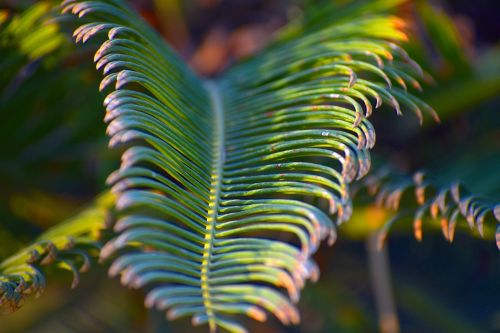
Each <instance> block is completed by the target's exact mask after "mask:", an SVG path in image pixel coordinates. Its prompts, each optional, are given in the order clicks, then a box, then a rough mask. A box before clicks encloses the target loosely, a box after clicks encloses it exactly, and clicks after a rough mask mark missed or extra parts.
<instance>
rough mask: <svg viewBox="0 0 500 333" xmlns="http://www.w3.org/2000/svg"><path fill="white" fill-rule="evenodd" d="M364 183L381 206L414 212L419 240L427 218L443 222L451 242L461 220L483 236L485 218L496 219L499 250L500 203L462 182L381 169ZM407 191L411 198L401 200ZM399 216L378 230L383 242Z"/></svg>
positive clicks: (415, 231) (443, 228) (415, 228)
mask: <svg viewBox="0 0 500 333" xmlns="http://www.w3.org/2000/svg"><path fill="white" fill-rule="evenodd" d="M362 186H364V187H366V188H367V190H368V193H369V194H370V195H372V196H373V197H374V202H375V204H377V205H378V206H383V207H385V208H387V209H390V210H394V211H409V212H411V213H412V214H413V233H414V236H415V238H416V239H417V240H418V241H421V240H422V235H423V222H424V220H426V219H428V218H430V219H433V220H438V221H439V222H440V224H441V231H442V233H443V236H444V237H445V238H446V240H448V241H449V242H450V243H451V242H453V239H454V237H455V230H456V228H457V223H458V222H460V220H463V222H464V223H465V222H467V224H468V226H469V228H470V229H471V230H477V232H478V233H479V235H480V236H481V237H484V224H485V221H487V220H493V221H495V220H496V222H497V226H496V232H495V238H496V243H497V247H498V249H499V250H500V203H499V202H496V201H494V200H492V199H490V198H486V197H483V196H481V195H478V194H475V193H471V192H470V191H468V190H467V188H465V187H464V186H463V185H462V184H460V182H454V183H452V184H449V185H446V186H439V185H437V184H436V182H435V181H433V180H432V179H428V178H427V177H426V176H425V173H424V172H416V173H414V174H413V176H405V175H399V176H397V175H395V174H394V172H389V171H388V169H380V170H379V171H378V172H376V173H373V174H372V175H370V176H369V177H366V178H365V179H364V180H363V181H362ZM358 190H359V189H358ZM406 193H409V195H410V197H411V198H412V200H408V201H402V198H403V196H405V194H406ZM412 193H413V194H412ZM411 194H412V195H411ZM398 220H401V218H400V216H399V215H396V216H395V217H394V218H392V219H391V220H389V221H388V222H387V223H386V224H385V226H384V227H383V228H382V230H381V232H380V234H379V237H380V242H379V243H380V246H382V245H383V243H384V241H385V239H386V238H387V234H388V232H389V231H390V228H391V226H392V224H393V223H395V222H397V221H398Z"/></svg>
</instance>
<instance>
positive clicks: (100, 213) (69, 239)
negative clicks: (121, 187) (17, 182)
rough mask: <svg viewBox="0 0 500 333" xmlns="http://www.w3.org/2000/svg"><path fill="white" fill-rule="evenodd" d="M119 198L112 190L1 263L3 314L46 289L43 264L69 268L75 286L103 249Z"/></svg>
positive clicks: (1, 302)
mask: <svg viewBox="0 0 500 333" xmlns="http://www.w3.org/2000/svg"><path fill="white" fill-rule="evenodd" d="M114 201H115V198H114V196H113V195H112V194H110V193H108V194H105V195H103V196H101V197H99V198H98V199H97V200H96V202H95V203H94V204H92V205H91V206H90V207H88V208H86V209H84V210H83V211H82V212H81V213H79V214H78V215H76V216H75V217H73V218H71V219H69V220H67V221H65V222H62V223H61V224H59V225H57V226H55V227H53V228H51V229H49V230H47V231H46V232H44V233H43V234H42V235H41V236H40V237H38V238H37V240H36V241H35V242H34V243H33V244H32V245H30V246H28V247H26V248H24V249H22V250H21V251H19V252H18V253H17V254H15V255H13V256H11V257H9V258H7V259H5V260H4V261H2V262H0V313H1V312H12V311H16V310H17V309H18V308H19V307H20V306H21V305H22V302H23V301H24V299H25V298H26V297H28V296H29V295H36V296H38V295H39V294H40V293H41V292H43V289H44V288H45V277H44V275H43V273H42V270H41V269H42V267H44V266H47V265H50V266H54V267H57V268H59V269H64V270H69V271H71V272H72V274H73V282H72V284H71V286H72V288H74V287H75V286H76V285H77V284H78V281H79V278H80V273H81V272H86V271H87V270H88V269H89V268H90V265H91V257H97V256H98V254H99V250H100V248H101V242H100V239H101V234H102V231H103V230H104V229H106V228H107V225H109V224H110V223H112V221H110V218H111V209H112V207H113V206H114Z"/></svg>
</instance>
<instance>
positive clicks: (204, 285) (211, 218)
mask: <svg viewBox="0 0 500 333" xmlns="http://www.w3.org/2000/svg"><path fill="white" fill-rule="evenodd" d="M205 86H206V89H207V91H208V93H209V96H210V99H211V102H212V110H213V118H214V136H213V137H214V141H213V156H214V158H213V162H212V172H211V184H210V187H211V189H210V196H209V199H210V201H209V205H208V211H207V221H206V227H205V228H206V230H205V245H204V247H203V258H202V263H201V277H200V279H201V291H202V297H203V305H204V306H205V310H206V313H207V317H208V325H209V328H210V331H211V332H215V331H216V323H215V314H214V311H213V307H212V302H211V298H210V283H209V277H210V263H211V257H212V250H213V243H214V237H215V223H216V221H217V212H218V209H219V196H220V187H221V182H222V171H223V167H224V160H225V153H224V151H225V150H224V145H225V142H224V141H225V128H224V109H223V102H222V97H221V95H220V92H219V89H218V87H217V85H216V83H215V82H212V81H207V82H206V85H205Z"/></svg>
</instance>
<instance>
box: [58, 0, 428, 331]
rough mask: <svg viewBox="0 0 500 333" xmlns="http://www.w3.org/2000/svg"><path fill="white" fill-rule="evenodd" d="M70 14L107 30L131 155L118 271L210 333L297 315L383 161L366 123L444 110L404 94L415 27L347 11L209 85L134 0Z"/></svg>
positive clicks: (112, 120) (156, 303)
mask: <svg viewBox="0 0 500 333" xmlns="http://www.w3.org/2000/svg"><path fill="white" fill-rule="evenodd" d="M63 12H66V13H68V12H72V13H73V14H74V15H76V16H78V17H80V18H83V19H84V20H85V22H87V23H85V24H84V25H82V26H81V27H79V28H78V29H76V30H75V32H74V36H75V38H76V41H77V42H80V41H82V42H86V41H87V40H89V39H90V38H91V37H93V36H94V35H97V34H100V33H107V39H106V40H105V41H104V42H103V43H102V45H101V46H100V48H99V50H98V51H97V52H96V54H95V57H94V60H95V62H96V66H97V68H98V69H102V70H103V72H104V75H105V77H104V79H103V81H102V83H101V90H105V89H111V90H112V91H111V92H110V93H109V94H108V96H107V97H106V99H105V102H104V103H105V106H106V116H105V120H106V122H107V123H108V130H107V133H108V135H109V136H110V137H111V140H110V146H111V147H120V148H123V149H124V153H123V154H122V164H121V167H120V169H119V170H117V171H116V172H115V173H113V174H112V175H111V176H110V177H109V180H108V182H109V183H110V184H111V185H112V186H113V191H114V192H115V193H117V194H118V200H117V209H118V211H119V220H118V222H117V224H116V225H115V230H116V231H117V232H118V233H119V236H118V237H117V238H115V239H113V240H111V241H110V242H109V243H107V245H106V246H105V247H104V248H103V250H102V251H101V257H102V258H108V257H111V256H118V258H117V259H116V260H115V261H114V263H113V265H112V267H111V269H110V275H112V276H115V275H121V281H122V283H123V284H125V285H128V286H130V287H134V288H140V287H144V288H147V289H148V290H149V293H148V295H147V298H146V305H147V306H148V307H156V308H158V309H160V310H167V316H168V318H170V319H175V318H178V317H183V316H191V317H192V318H193V323H194V324H195V325H199V324H208V325H209V327H210V330H211V331H212V332H215V331H216V329H217V327H221V328H224V329H226V330H228V331H231V332H246V330H245V328H243V327H242V326H241V325H240V324H238V323H237V322H235V321H233V319H232V316H233V315H237V314H244V315H247V316H250V317H252V318H254V319H256V320H260V321H263V320H265V319H266V312H265V310H267V311H269V312H271V313H273V314H274V315H275V316H276V317H277V318H278V319H280V320H281V321H282V322H283V323H284V324H290V323H294V324H295V323H297V322H298V321H299V314H298V311H297V309H296V308H295V306H294V304H293V303H295V302H297V301H298V299H299V291H300V289H301V288H302V287H303V285H304V283H305V281H306V280H307V279H312V280H315V279H317V277H318V269H317V266H316V264H315V263H314V262H313V260H312V259H311V255H312V254H313V253H314V252H315V251H316V249H317V248H318V246H319V244H320V241H321V240H322V239H325V238H327V239H328V242H329V244H332V243H333V242H334V240H335V237H336V236H335V223H333V222H332V221H331V220H330V219H329V217H328V216H327V214H331V215H336V220H337V221H336V223H337V224H340V223H342V222H344V221H346V220H347V219H349V217H350V214H351V199H350V197H349V190H348V184H349V183H350V182H352V181H353V180H354V179H359V178H361V177H363V176H364V175H365V174H366V173H367V172H368V170H369V168H370V157H369V153H368V149H370V148H371V147H372V146H373V145H374V142H375V131H374V129H373V126H372V125H371V123H370V122H369V121H368V120H367V118H368V117H369V116H370V114H371V113H372V111H373V110H374V109H375V108H378V107H380V106H381V105H382V104H386V105H388V106H390V107H392V108H394V109H396V111H397V113H398V114H401V113H402V109H408V110H412V111H413V112H415V113H416V114H417V116H418V117H419V118H420V119H421V120H422V119H423V117H424V113H428V114H430V115H431V116H433V117H435V118H436V115H435V113H434V111H433V110H432V109H431V108H430V107H429V106H428V105H426V104H425V103H423V102H421V101H420V100H419V99H417V98H416V97H414V96H413V95H412V94H410V93H408V92H406V88H407V86H410V87H411V86H415V85H416V82H417V80H416V79H415V78H414V76H415V77H419V76H421V74H422V73H421V70H420V67H418V65H416V64H415V63H414V62H413V61H412V60H411V59H410V58H409V57H408V55H407V54H406V52H405V51H404V50H403V49H402V48H400V47H399V46H397V44H396V42H397V41H400V40H404V39H406V36H405V34H404V33H403V32H402V31H401V30H400V29H399V28H400V26H401V21H400V20H398V19H396V18H394V17H389V16H387V15H384V14H378V15H367V16H364V15H361V16H359V17H357V16H354V15H352V16H350V15H347V14H346V17H344V18H343V19H339V20H338V23H335V22H333V23H332V22H328V23H324V22H323V23H321V28H319V29H317V30H316V29H313V30H312V31H310V32H308V33H304V34H301V35H300V36H297V38H294V39H291V40H282V41H279V42H277V43H275V44H273V45H272V46H271V47H270V48H269V49H266V50H264V51H263V52H261V53H260V54H258V55H257V56H255V57H253V58H251V59H248V60H247V61H245V62H243V63H241V64H239V65H236V66H234V67H233V68H232V69H231V70H230V71H228V72H227V73H226V74H225V75H223V76H222V78H220V79H219V80H217V81H205V80H202V79H201V78H199V77H197V76H196V75H195V74H194V73H193V72H192V71H191V70H190V69H189V68H188V67H187V66H186V64H185V63H184V61H182V60H181V59H180V58H179V57H178V56H177V55H176V54H175V53H174V52H173V51H172V50H171V49H170V47H168V46H167V45H165V44H164V42H163V41H162V40H161V38H160V37H159V36H158V35H156V34H155V33H154V32H153V31H152V29H150V28H149V27H147V26H146V24H144V22H143V21H142V20H141V19H140V18H139V17H138V16H137V15H136V14H135V13H133V12H132V11H131V10H129V9H128V8H127V7H126V6H125V5H124V4H123V3H122V2H121V1H118V0H109V1H74V0H67V1H64V4H63ZM393 82H394V85H395V86H394V87H393ZM396 85H397V87H396ZM304 196H309V197H313V198H317V199H318V200H320V201H323V202H326V203H327V206H328V207H327V209H326V211H322V210H321V209H319V208H316V207H314V206H312V205H311V204H308V203H306V202H304V201H303V198H304ZM283 292H286V294H287V296H285V295H284V294H283Z"/></svg>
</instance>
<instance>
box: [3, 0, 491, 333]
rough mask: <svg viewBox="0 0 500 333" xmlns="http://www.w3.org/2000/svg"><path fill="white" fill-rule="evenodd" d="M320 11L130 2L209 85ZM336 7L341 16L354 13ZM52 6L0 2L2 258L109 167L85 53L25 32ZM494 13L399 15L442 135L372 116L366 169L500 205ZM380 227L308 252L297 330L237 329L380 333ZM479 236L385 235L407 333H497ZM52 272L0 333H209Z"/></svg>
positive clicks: (420, 2)
mask: <svg viewBox="0 0 500 333" xmlns="http://www.w3.org/2000/svg"><path fill="white" fill-rule="evenodd" d="M316 2H320V1H313V0H302V1H301V0H295V1H286V0H275V1H263V0H231V1H229V0H225V1H224V0H186V1H180V0H155V1H153V0H138V1H130V3H131V5H133V6H134V7H135V8H136V9H137V10H138V11H139V12H140V13H141V15H142V16H143V17H144V18H145V19H146V20H147V21H148V22H149V23H150V24H151V25H152V26H154V27H155V28H156V29H157V30H158V31H159V32H160V33H161V34H162V36H164V38H165V39H166V40H168V41H169V42H170V43H171V44H172V45H173V46H174V47H175V48H176V49H177V50H178V52H179V53H180V54H181V55H182V56H183V57H184V58H185V59H186V60H187V61H188V62H189V64H190V65H191V66H192V68H193V69H194V70H196V71H197V72H199V73H200V74H202V75H204V76H213V77H216V76H217V75H218V74H220V73H221V72H223V71H224V69H225V68H227V67H228V66H229V65H230V64H231V63H234V62H236V61H238V60H239V59H242V58H244V57H247V56H250V55H251V54H253V53H255V52H257V51H258V50H259V49H261V48H262V47H264V46H265V45H266V44H267V43H268V42H269V41H270V40H271V39H272V38H273V35H274V34H275V32H276V31H277V30H278V29H279V28H280V27H282V26H284V25H285V24H286V23H287V22H289V21H294V20H299V21H300V20H307V17H308V16H307V15H308V14H306V12H305V11H304V8H311V7H312V6H314V4H315V3H316ZM333 2H334V5H335V6H337V7H334V8H343V7H344V6H348V5H350V4H351V3H352V2H353V1H350V0H335V1H333ZM361 2H362V1H361ZM34 3H36V5H37V7H36V8H37V9H36V10H37V11H38V12H37V13H33V10H32V12H31V14H30V15H32V16H33V19H32V20H30V24H27V25H26V26H25V27H23V29H24V30H23V29H18V30H17V31H18V33H19V35H17V36H14V37H13V36H12V35H8V34H7V33H5V30H6V29H4V28H5V27H6V26H7V25H8V24H9V22H11V20H12V19H13V18H14V17H17V16H20V15H26V12H27V10H28V11H29V8H34V7H33V6H32V5H33V4H34ZM54 3H55V2H52V1H36V2H35V1H21V0H17V1H14V0H11V1H9V0H0V24H2V25H1V26H0V31H1V32H0V119H1V121H0V152H1V156H0V260H1V259H3V258H6V257H7V256H9V255H11V254H12V253H14V252H15V251H16V250H18V249H20V248H22V247H23V246H25V245H26V244H28V243H29V242H30V241H31V240H32V239H33V238H35V237H36V235H38V234H39V233H40V232H41V231H43V230H45V229H47V228H49V227H50V226H52V225H54V224H56V223H57V222H59V221H61V220H63V219H65V218H67V217H69V216H71V215H72V214H74V213H75V212H76V211H77V210H78V209H79V207H81V205H82V204H84V203H86V202H88V201H89V200H91V199H92V198H93V197H94V196H95V195H97V194H99V193H101V192H102V191H104V190H105V186H104V181H105V179H106V177H107V175H108V174H109V173H110V172H111V171H112V170H114V169H115V168H116V167H117V166H118V162H119V159H118V156H117V155H116V154H115V153H113V152H110V151H108V150H107V139H106V137H105V126H104V123H103V121H102V118H103V110H102V102H101V101H102V98H103V96H102V95H101V94H99V93H98V90H97V88H98V86H99V79H100V74H99V73H97V72H96V71H95V69H94V66H93V64H92V63H91V59H92V54H93V52H94V51H95V46H93V45H87V46H84V47H79V48H75V47H74V46H73V43H72V41H71V38H70V34H69V33H68V32H69V31H70V30H71V29H70V28H71V27H72V26H71V24H69V23H67V22H64V21H62V22H58V23H53V24H54V29H44V30H43V31H40V32H39V33H38V34H37V33H36V32H37V30H36V27H37V22H39V21H40V20H41V19H42V18H46V16H47V15H50V11H51V8H52V4H54ZM499 12H500V3H499V2H498V0H479V1H469V0H447V1H445V0H435V1H431V0H412V1H407V2H406V3H404V4H403V5H400V6H398V7H397V8H395V9H394V14H397V15H399V16H400V17H402V18H403V19H404V21H405V23H406V24H407V26H406V28H405V29H406V30H407V31H408V33H409V35H410V42H409V43H407V45H405V48H406V49H407V50H408V51H409V53H410V54H411V56H412V57H413V58H414V59H416V60H417V62H418V63H420V64H421V65H422V67H423V68H424V69H425V71H426V72H427V73H428V80H427V81H428V82H427V84H426V85H424V87H423V88H424V93H423V94H422V96H423V99H424V100H425V101H426V102H428V103H429V104H430V105H432V106H433V107H434V108H435V109H436V110H437V112H438V113H439V115H440V117H441V120H442V123H441V124H436V123H434V122H432V121H431V120H427V121H426V122H424V125H423V126H422V127H421V126H419V125H418V121H417V120H416V118H415V117H413V116H412V115H408V116H405V117H403V118H399V117H396V116H395V115H394V114H392V113H390V112H384V111H382V112H378V113H376V114H375V115H374V116H373V117H372V121H373V123H374V125H375V127H376V128H377V140H378V142H377V145H376V148H375V149H374V151H373V155H374V159H375V162H376V163H375V165H385V164H390V165H391V167H392V168H394V169H397V170H400V171H402V172H413V171H415V170H419V169H421V168H423V167H425V168H426V170H427V171H428V173H429V174H432V175H433V176H434V178H435V179H436V180H437V181H438V182H442V183H446V182H448V181H452V180H454V179H460V180H462V181H463V182H464V184H465V185H466V186H467V187H468V188H469V189H470V190H472V191H473V192H474V193H482V194H484V195H487V196H489V197H492V198H494V199H497V200H500V116H499V115H500V113H499V112H500V111H499V107H500V18H499V16H498V13H499ZM2 29H3V30H2ZM26 32H31V34H27V33H26ZM33 35H35V37H33ZM30 36H31V37H30ZM40 41H41V42H40ZM36 43H43V45H44V47H43V48H40V47H38V48H35V47H33V45H34V44H36ZM33 50H36V51H33ZM387 216H388V213H387V212H385V211H384V210H383V209H381V208H376V207H374V206H372V205H371V204H370V203H369V202H367V201H362V200H361V201H360V202H357V203H355V215H354V217H353V221H352V222H349V223H346V225H345V226H343V227H342V228H341V230H340V237H339V240H338V242H337V243H336V244H335V245H334V246H333V247H331V248H328V247H326V246H325V247H324V248H321V249H320V251H318V253H317V255H316V260H317V261H318V263H319V265H320V268H321V272H322V276H321V278H320V281H319V282H318V283H316V284H308V285H307V287H306V288H305V290H304V291H303V295H302V298H301V302H300V304H299V308H300V311H301V315H302V323H301V325H300V326H298V327H283V326H281V325H280V324H279V323H278V322H277V321H276V320H273V319H271V318H270V320H269V321H268V322H266V323H265V324H257V323H255V322H253V321H250V320H248V322H245V324H246V326H247V327H249V328H250V331H251V332H260V333H274V332H276V333H285V332H286V333H292V332H293V333H298V332H303V333H316V332H318V333H320V332H321V333H331V332H338V333H358V332H360V333H361V332H363V333H366V332H378V331H379V329H378V323H377V312H376V306H375V299H374V296H373V292H372V284H371V275H370V274H371V272H370V267H371V266H370V258H371V259H373V253H371V251H372V250H370V249H369V246H368V245H367V244H368V242H367V241H366V239H367V238H369V235H370V233H371V232H372V231H373V230H374V228H375V227H377V226H380V224H381V223H383V222H384V220H385V219H386V218H387ZM494 227H495V226H494V225H491V226H490V228H494ZM490 236H491V235H490ZM489 238H490V239H487V240H483V239H480V238H479V236H478V235H476V234H471V233H470V232H460V233H459V234H458V235H457V236H456V239H455V242H454V243H453V244H451V245H450V244H449V243H448V242H446V241H445V240H444V239H443V237H442V235H440V231H439V230H438V229H434V228H429V229H428V230H427V229H425V228H424V240H423V241H422V242H420V243H419V242H417V241H415V239H414V238H413V236H412V232H411V225H406V226H405V225H402V226H401V227H400V228H397V229H395V230H394V232H392V233H391V234H390V236H389V240H388V246H387V257H384V258H386V259H388V270H389V271H390V274H391V281H392V288H393V293H394V301H395V303H396V308H397V314H398V317H399V323H400V327H401V331H402V332H409V333H421V332H429V333H439V332H458V333H461V332H463V333H474V332H478V333H479V332H500V283H499V281H500V255H499V253H498V250H497V249H496V247H495V244H494V241H492V239H491V237H489ZM94 267H97V266H94ZM56 275H57V274H52V275H51V272H50V271H49V272H48V276H49V280H50V281H51V283H49V286H48V289H47V290H46V292H45V293H44V294H43V295H42V296H41V297H40V298H39V299H38V300H36V301H30V302H28V304H26V306H24V307H23V308H22V309H21V310H19V311H18V312H16V313H15V314H12V315H8V316H0V332H2V333H3V332H6V333H17V332H19V333H20V332H102V333H104V332H176V333H177V332H180V333H183V332H185V333H187V332H205V328H203V329H201V330H198V329H195V328H192V327H191V324H190V322H189V321H188V320H185V321H182V320H181V321H176V322H171V323H169V322H166V320H165V319H164V315H163V314H162V313H157V312H154V311H147V310H145V309H144V307H143V295H142V294H141V293H140V292H138V291H130V290H126V289H124V288H122V287H120V286H119V283H118V281H111V280H109V279H106V278H105V276H106V272H105V269H104V268H100V269H99V268H96V269H94V270H92V271H91V272H90V273H87V274H84V275H83V276H82V282H81V284H80V286H79V287H78V288H77V289H76V290H74V291H70V288H69V282H68V280H69V279H70V274H69V273H67V274H66V276H64V274H63V276H60V275H57V276H56Z"/></svg>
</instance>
